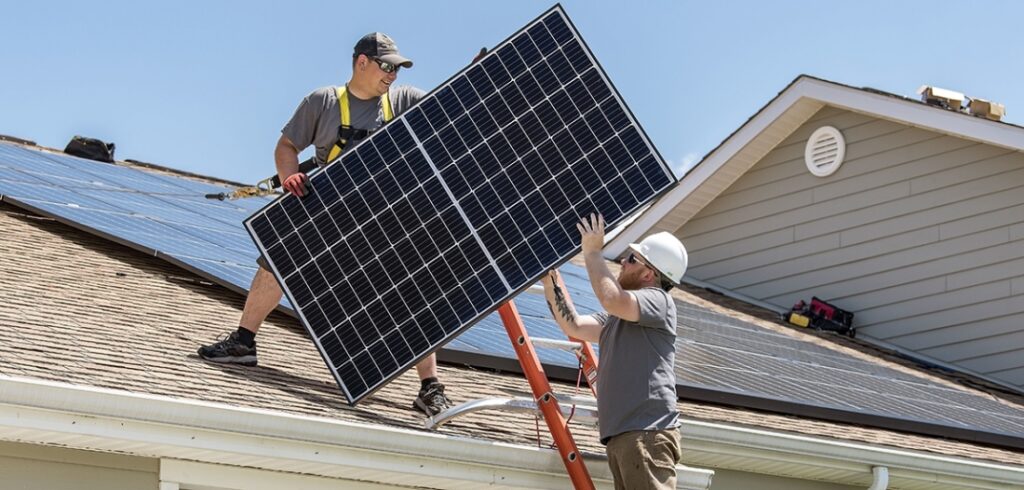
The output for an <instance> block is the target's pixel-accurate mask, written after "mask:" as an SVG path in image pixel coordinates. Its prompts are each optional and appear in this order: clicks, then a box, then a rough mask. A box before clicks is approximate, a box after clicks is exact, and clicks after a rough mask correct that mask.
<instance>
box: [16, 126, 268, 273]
mask: <svg viewBox="0 0 1024 490" xmlns="http://www.w3.org/2000/svg"><path fill="white" fill-rule="evenodd" d="M223 190H225V189H224V188H222V187H217V186H213V185H211V184H208V183H204V182H199V181H194V180H190V179H186V178H180V177H174V176H167V175H161V174H157V173H153V172H144V171H141V170H139V169H138V168H134V167H124V166H118V165H111V164H106V163H99V162H94V161H90V160H85V159H81V158H77V157H72V156H68V155H63V154H58V153H51V152H44V151H39V150H34V149H30V148H25V147H21V146H16V145H11V144H0V195H2V196H3V199H4V200H5V201H8V202H11V203H13V204H15V205H18V206H20V207H23V208H27V209H30V210H32V211H35V212H38V213H42V214H45V215H48V216H53V217H55V218H57V219H60V220H62V221H64V222H65V223H68V224H71V225H72V226H76V227H78V228H82V229H85V230H87V231H90V232H92V233H95V234H98V235H100V236H103V237H106V238H110V239H113V240H115V241H118V242H120V243H122V244H125V245H128V246H131V247H133V248H135V249H137V250H141V251H143V252H146V253H149V254H157V255H159V256H161V257H163V258H165V259H166V260H169V261H171V262H173V263H175V264H177V265H179V266H182V267H186V268H189V269H191V270H192V271H194V272H197V273H198V274H200V275H202V276H204V277H207V278H209V279H211V280H213V281H215V282H219V283H221V284H223V285H225V286H227V287H230V288H233V289H235V290H245V289H248V287H249V284H250V283H251V281H252V275H253V274H254V273H255V271H256V264H255V260H256V257H257V256H258V253H257V251H256V250H255V248H254V247H253V245H252V240H251V239H250V238H249V236H248V234H247V233H246V232H245V230H244V228H243V227H242V224H241V222H242V220H243V219H244V218H245V217H246V216H249V215H250V214H252V212H253V211H254V210H255V209H258V208H259V207H262V206H263V205H265V204H266V203H267V202H269V201H270V199H267V198H257V199H251V200H249V201H248V202H242V201H238V202H221V201H211V200H209V199H205V197H204V196H205V194H207V193H212V192H220V191H223ZM244 276H248V277H244Z"/></svg>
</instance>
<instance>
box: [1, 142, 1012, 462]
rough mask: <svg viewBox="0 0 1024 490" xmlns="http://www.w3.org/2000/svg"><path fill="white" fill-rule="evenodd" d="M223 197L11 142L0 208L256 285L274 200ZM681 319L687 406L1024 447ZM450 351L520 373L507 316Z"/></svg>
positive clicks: (853, 370) (951, 393)
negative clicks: (250, 230)
mask: <svg viewBox="0 0 1024 490" xmlns="http://www.w3.org/2000/svg"><path fill="white" fill-rule="evenodd" d="M221 190H224V189H222V188H216V187H214V186H211V185H209V184H206V183H203V182H198V181H195V180H189V179H185V178H182V177H180V176H172V175H161V174H154V173H152V172H145V171H140V170H138V169H137V168H126V167H122V166H115V165H108V164H105V163H98V162H93V161H89V160H83V159H81V158H76V157H70V156H66V155H62V154H59V153H56V154H55V153H47V152H42V151H38V150H33V149H29V148H25V147H21V146H17V145H11V144H5V143H0V200H3V201H4V202H9V203H11V204H14V205H16V206H19V207H23V208H26V209H29V210H31V211H33V212H37V213H41V214H44V215H47V216H52V217H54V218H57V219H59V220H61V221H63V222H65V223H67V224H69V225H72V226H75V227H77V228H81V229H84V230H87V231H90V232H92V233H95V234H97V235H100V236H102V237H105V238H109V239H112V240H115V241H117V242H120V243H124V244H126V245H129V246H131V247H133V248H136V249H139V250H144V251H146V252H148V253H150V254H153V253H154V251H156V252H155V254H156V256H157V257H160V258H163V259H165V260H169V261H171V262H173V263H176V264H178V265H186V266H188V265H190V264H194V265H192V266H191V267H189V268H190V269H191V270H193V271H195V272H197V273H199V274H200V275H202V276H203V277H206V278H209V279H210V280H212V281H215V282H217V283H219V284H222V285H225V286H228V287H234V288H236V289H244V287H246V286H247V285H248V283H249V281H250V279H251V277H252V272H253V271H254V270H255V267H254V265H253V260H254V259H255V257H256V250H255V247H254V246H253V243H252V240H251V239H250V238H249V236H248V235H247V234H246V233H245V231H244V230H243V228H242V226H241V223H240V222H239V219H241V217H243V216H246V215H247V214H249V213H251V212H253V210H254V209H255V208H253V207H252V206H254V205H258V206H262V205H264V204H265V203H266V201H265V200H263V199H256V200H243V201H233V202H220V201H209V200H206V199H203V198H202V197H201V196H202V195H203V194H205V193H208V192H219V191H221ZM247 209H248V210H247ZM196 257H201V258H196ZM561 269H562V272H563V274H562V277H563V278H565V280H566V286H567V287H568V288H569V290H570V291H571V294H572V295H573V300H574V302H575V303H576V305H577V308H579V309H580V311H581V312H591V311H594V310H596V309H597V308H599V305H598V302H597V300H596V298H594V296H593V292H592V291H591V288H590V283H589V281H588V280H587V278H586V271H584V270H583V269H582V268H580V267H577V266H574V265H572V264H563V265H562V266H561ZM237 271H242V273H241V274H239V273H238V272H237ZM516 306H517V308H518V310H519V313H520V315H522V317H523V320H524V322H525V323H526V325H527V328H528V329H529V331H530V333H531V335H534V336H537V337H551V338H560V336H561V332H560V330H559V329H558V327H557V326H556V325H555V324H554V322H553V321H552V319H551V314H550V312H549V311H548V308H547V305H546V303H544V301H543V298H542V297H540V296H539V295H534V294H522V295H519V297H517V298H516ZM679 315H680V318H679V322H680V328H679V338H678V341H677V350H676V352H677V360H678V361H677V372H676V375H677V380H678V383H679V384H678V390H679V394H680V396H681V397H683V398H686V399H694V400H708V401H715V402H718V403H726V404H730V405H736V406H746V407H751V408H765V407H768V409H770V410H777V411H783V412H785V413H793V414H802V415H807V416H811V417H815V418H823V419H828V420H836V421H840V422H854V423H859V424H862V425H869V426H875V427H888V428H896V429H899V430H902V431H909V432H916V433H922V434H929V435H939V436H944V437H954V438H959V439H963V440H970V441H978V442H986V443H993V444H998V445H1001V446H1007V447H1013V448H1017V449H1022V448H1024V410H1022V409H1021V408H1020V406H1019V405H1014V404H1011V403H1005V402H1002V401H1000V400H997V399H994V398H992V397H990V396H988V395H986V394H984V393H982V392H978V391H975V390H969V389H965V388H959V387H953V386H948V385H945V384H943V383H941V382H938V381H935V380H933V379H931V378H927V377H923V376H919V375H917V374H915V373H914V372H908V371H901V370H898V369H894V368H891V367H887V366H886V365H884V364H883V363H880V362H878V361H874V360H866V359H860V358H857V357H855V356H852V355H849V354H846V353H845V352H841V351H837V350H834V349H830V348H828V347H826V346H824V345H819V344H815V343H812V342H810V341H806V340H803V339H800V338H794V337H792V336H789V335H785V334H782V333H779V332H775V331H772V330H769V329H767V328H763V327H761V326H758V325H755V324H753V323H750V322H745V321H743V320H740V319H737V318H733V317H730V316H726V315H723V314H719V313H714V312H712V311H710V310H708V309H707V308H705V307H702V306H696V305H688V304H685V303H679ZM228 320H230V319H225V321H228ZM188 354H189V353H188V352H182V355H183V356H184V355H188ZM441 355H442V356H443V357H442V358H447V359H451V360H453V361H458V362H467V363H470V364H472V365H475V366H481V367H490V368H498V369H515V367H516V366H517V365H518V364H517V361H516V357H515V353H514V352H513V350H512V346H511V345H510V344H509V342H508V337H507V335H506V333H505V329H504V328H503V327H502V324H501V320H500V319H499V318H498V315H497V314H496V313H492V314H491V315H488V316H487V317H485V318H484V319H483V320H481V321H480V322H478V323H477V324H476V325H474V326H473V327H472V328H470V329H469V330H467V331H466V332H465V333H464V334H461V335H459V337H458V338H456V339H455V340H453V341H452V342H450V343H449V344H447V345H446V346H445V348H444V349H443V351H442V353H441ZM538 355H539V356H540V357H541V360H542V361H543V362H544V363H545V369H546V371H547V372H548V373H549V374H552V375H554V374H557V373H559V372H562V374H564V376H565V379H571V380H575V379H576V371H575V369H573V370H572V371H569V368H575V366H576V363H575V358H574V357H573V356H572V355H571V354H567V353H565V352H562V351H555V350H550V349H544V348H538Z"/></svg>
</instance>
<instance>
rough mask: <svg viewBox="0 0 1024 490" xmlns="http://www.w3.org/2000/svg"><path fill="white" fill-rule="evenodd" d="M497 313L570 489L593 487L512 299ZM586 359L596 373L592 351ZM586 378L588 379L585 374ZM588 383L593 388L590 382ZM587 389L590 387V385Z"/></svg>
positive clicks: (588, 489) (577, 489)
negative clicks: (591, 363) (541, 416)
mask: <svg viewBox="0 0 1024 490" xmlns="http://www.w3.org/2000/svg"><path fill="white" fill-rule="evenodd" d="M498 314H499V315H500V316H501V321H502V323H504V324H505V331H507V332H508V338H509V340H511V341H512V346H513V347H514V348H515V350H516V357H518V358H519V365H520V366H522V368H523V373H524V374H526V380H527V381H529V383H530V389H531V390H532V391H533V398H534V400H536V401H537V406H538V407H540V411H541V413H542V414H543V415H544V421H545V422H546V423H547V425H548V431H549V432H551V438H552V439H553V440H554V441H555V445H556V446H558V453H559V454H560V455H561V456H562V463H563V464H564V465H565V469H566V471H567V472H568V473H569V479H570V480H571V481H572V486H573V488H575V489H576V490H584V489H587V490H593V489H594V482H593V480H591V478H590V473H589V472H587V467H586V465H585V464H584V463H583V457H582V456H581V455H580V453H579V449H577V448H576V441H574V440H573V438H572V433H571V432H570V431H569V425H568V421H567V420H566V419H565V417H563V416H562V410H561V408H560V407H559V405H558V400H557V399H556V398H555V396H554V395H553V394H552V393H551V384H550V383H549V382H548V378H547V375H546V374H544V368H543V367H542V366H541V364H540V358H538V357H537V351H536V350H534V348H533V343H532V342H530V336H529V335H528V334H527V333H526V327H525V326H524V325H523V319H522V318H520V316H519V311H518V310H517V309H516V306H515V303H513V302H512V300H509V301H506V302H505V303H504V304H502V305H501V306H500V307H498ZM584 345H585V346H586V347H589V343H587V342H584ZM587 358H588V359H589V360H590V361H591V362H594V364H595V370H594V372H595V374H596V372H597V371H596V359H595V358H594V357H593V350H591V351H590V355H589V356H587ZM587 378H588V382H589V381H590V375H589V374H588V375H587ZM591 386H592V387H593V385H591ZM591 389H592V390H593V389H594V388H591ZM595 395H596V390H595Z"/></svg>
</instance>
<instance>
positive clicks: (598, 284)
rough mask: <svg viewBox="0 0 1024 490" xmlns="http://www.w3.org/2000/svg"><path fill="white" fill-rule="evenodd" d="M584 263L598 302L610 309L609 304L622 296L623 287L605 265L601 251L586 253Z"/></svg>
mask: <svg viewBox="0 0 1024 490" xmlns="http://www.w3.org/2000/svg"><path fill="white" fill-rule="evenodd" d="M583 261H584V262H585V263H586V265H587V277H588V278H589V279H590V285H591V287H593V288H594V294H595V295H596V296H597V300H598V301H600V302H601V306H603V307H604V308H605V309H606V310H607V309H609V303H610V302H612V301H615V300H616V299H617V298H618V297H619V296H620V295H621V294H622V286H620V285H619V281H618V280H616V279H615V275H613V274H612V271H611V269H609V268H608V264H605V262H604V257H603V256H602V255H601V251H600V250H598V251H596V252H590V253H585V254H584V255H583Z"/></svg>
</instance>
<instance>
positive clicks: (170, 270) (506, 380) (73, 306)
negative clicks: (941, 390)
mask: <svg viewBox="0 0 1024 490" xmlns="http://www.w3.org/2000/svg"><path fill="white" fill-rule="evenodd" d="M0 237H2V239H0V291H3V296H4V303H5V304H4V307H3V308H0V373H3V374H6V375H11V376H22V377H29V378H36V379H42V380H51V381H59V382H67V383H74V384H79V385H87V386H97V387H104V388H111V389H120V390H129V391H132V392H137V393H148V394H156V395H164V396H170V397H178V398H184V399H193V400H204V401H210V402H219V403H227V404H231V405H237V406H242V407H254V408H261V409H267V410H277V411H281V412H285V413H290V414H302V415H312V416H319V417H329V418H334V419H340V420H348V421H358V422H363V423H372V424H381V425H386V426H393V427H402V428H406V429H412V430H425V429H423V428H422V427H423V420H422V416H421V415H420V414H419V413H418V412H416V411H414V410H413V409H412V408H411V407H410V405H411V401H412V398H413V397H414V396H415V393H416V391H417V390H418V388H419V381H418V379H417V377H416V374H415V372H413V371H412V370H410V372H407V373H405V374H403V375H402V376H401V377H399V378H398V379H396V380H395V381H394V382H392V383H390V384H389V385H387V386H386V387H385V388H383V389H382V390H380V391H379V392H378V393H376V394H375V395H374V396H372V397H370V398H369V399H367V400H366V401H365V402H364V403H362V404H360V405H359V406H357V407H350V406H348V405H347V404H346V403H345V400H344V397H343V396H342V394H341V393H340V391H339V390H338V387H337V385H336V384H335V382H334V380H333V378H332V377H331V376H330V374H329V373H328V371H327V368H326V367H325V365H324V363H323V361H322V360H321V358H320V357H319V354H318V353H317V351H316V349H315V348H314V347H313V345H312V344H311V342H310V341H309V340H308V339H307V337H306V335H305V332H304V330H303V329H302V327H301V326H300V325H299V324H298V323H297V322H296V321H295V320H293V319H291V318H290V317H287V316H285V315H282V314H278V313H275V314H273V315H271V317H270V318H269V319H268V321H267V322H266V323H265V324H264V325H263V328H262V329H261V331H260V334H259V336H258V339H257V340H258V342H259V349H260V365H259V366H258V367H255V368H246V367H238V366H222V365H216V364H210V363H207V362H204V361H202V360H200V359H199V358H198V357H197V356H196V354H195V350H196V348H197V347H198V346H199V345H200V344H205V343H209V342H211V341H213V340H215V339H216V337H217V336H218V335H222V334H225V333H227V332H229V331H231V330H232V329H234V328H235V325H237V323H236V322H237V320H238V317H239V315H240V313H241V309H242V305H243V301H244V298H243V297H241V296H239V295H237V294H235V293H232V292H230V291H228V290H227V289H225V288H223V287H220V286H217V285H212V284H209V283H208V282H205V281H204V280H202V279H200V278H199V277H198V276H195V275H192V274H191V273H189V272H186V271H184V270H181V269H178V268H177V267H175V266H173V265H171V264H169V263H167V262H164V261H163V260H161V259H158V258H155V257H150V256H147V255H144V254H141V253H139V252H136V251H133V250H130V249H128V248H126V247H124V246H121V245H118V244H115V243H112V242H109V241H107V240H104V239H102V238H98V237H95V236H93V235H90V234H88V233H84V232H81V231H78V230H76V229H74V228H72V227H69V226H67V225H64V224H62V223H59V222H56V221H54V220H52V219H49V218H44V217H39V216H35V215H31V214H27V213H25V212H24V211H22V210H20V209H18V208H15V207H13V206H11V205H9V204H6V203H2V202H0ZM676 294H679V295H681V298H684V299H686V300H687V301H690V302H694V303H697V304H702V305H706V306H707V307H709V308H714V309H716V310H717V311H721V312H724V313H726V314H730V315H741V316H742V317H743V318H745V319H748V320H751V321H758V322H761V323H763V324H765V325H771V328H776V329H779V331H787V332H789V333H790V334H792V335H802V336H807V335H808V334H806V333H804V332H799V331H792V330H791V329H788V327H785V326H782V325H779V324H776V323H774V322H773V321H772V320H771V317H770V315H768V314H766V313H765V312H758V311H757V310H749V307H747V306H744V305H741V304H736V303H735V302H733V301H732V300H723V299H722V298H721V297H720V296H717V295H714V294H710V293H707V292H704V291H697V290H684V291H678V292H677V293H676ZM744 309H746V310H749V311H747V312H744V311H743V310H744ZM749 313H755V314H759V315H761V316H762V318H761V319H756V318H754V317H752V316H749ZM812 337H813V335H812ZM815 341H816V342H826V343H832V342H833V340H832V339H826V338H816V340H815ZM843 342H844V343H845V345H842V346H840V347H838V348H842V349H850V350H851V352H856V353H857V355H860V356H865V357H866V358H869V357H877V352H875V353H872V352H871V351H870V349H868V348H867V347H865V346H862V345H860V344H858V343H856V342H855V341H843ZM878 362H892V361H888V360H879V361H878ZM901 369H914V368H913V367H911V366H910V365H907V366H903V367H901ZM440 376H441V379H442V381H443V382H444V383H445V384H446V385H447V386H448V393H449V395H450V396H451V397H452V398H453V399H454V401H455V402H456V403H458V402H463V401H467V400H470V399H476V398H485V397H507V396H512V395H520V394H523V393H529V386H528V385H527V383H526V381H525V379H524V378H523V377H522V376H521V375H514V374H499V373H494V372H489V371H482V370H476V369H471V368H468V367H459V366H441V368H440ZM946 382H949V383H951V384H955V381H953V380H947V381H946ZM555 385H556V387H555V390H556V391H557V392H560V393H572V392H574V391H576V387H575V386H573V385H567V384H562V383H556V384H555ZM964 389H967V388H964ZM580 392H581V394H587V393H589V391H588V390H587V389H586V388H585V387H584V388H581V389H580ZM680 409H681V410H682V412H683V414H684V417H685V418H690V419H701V420H708V421H715V422H722V423H732V424H740V425H745V426H750V427H760V428H765V429H771V430H779V431H788V432H793V433H801V434H809V435H815V436H822V437H829V438H838V439H845V440H851V441H859V442H865V443H872V444H883V445H888V446H893V447H901V448H907V449H915V450H922V451H930V452H935V453H941V454H946V455H954V456H962V457H969V458H977V459H983V460H990V461H998V462H1003V463H1017V464H1019V463H1020V462H1021V460H1022V457H1021V455H1020V454H1019V453H1015V452H1012V451H1006V450H1001V449H994V448H989V447H984V446H979V445H974V444H969V443H964V442H957V441H947V440H942V439H938V438H930V437H920V436H913V435H908V434H901V433H898V432H894V431H887V430H879V429H873V428H867V427H854V426H848V425H843V424H836V423H829V422H817V421H812V420H807V419H804V418H797V417H790V416H785V415H777V414H766V413H760V412H756V411H751V410H742V409H736V408H731V407H721V406H713V405H708V404H700V403H691V402H681V403H680ZM440 431H441V432H442V433H445V434H451V435H458V436H466V437H473V438H480V439H486V440H492V441H502V442H508V443H514V444H522V445H533V446H536V445H537V444H538V435H539V441H540V444H541V445H543V446H545V447H547V446H549V445H550V444H551V440H550V436H549V435H548V434H547V432H546V430H545V429H544V424H543V422H541V423H540V424H539V426H538V424H537V422H536V420H535V419H534V418H533V417H532V416H530V415H525V414H509V413H506V412H479V413H476V414H472V415H469V416H466V417H463V418H459V419H457V420H456V421H454V422H452V423H450V424H449V425H446V426H445V427H443V428H441V429H440ZM573 434H574V437H575V439H576V441H577V443H578V445H579V446H580V449H581V450H584V451H587V452H592V453H601V452H603V448H602V447H601V446H600V444H599V443H598V442H597V433H596V431H595V430H593V429H592V428H589V427H585V426H582V425H578V424H574V426H573ZM684 463H685V448H684Z"/></svg>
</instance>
